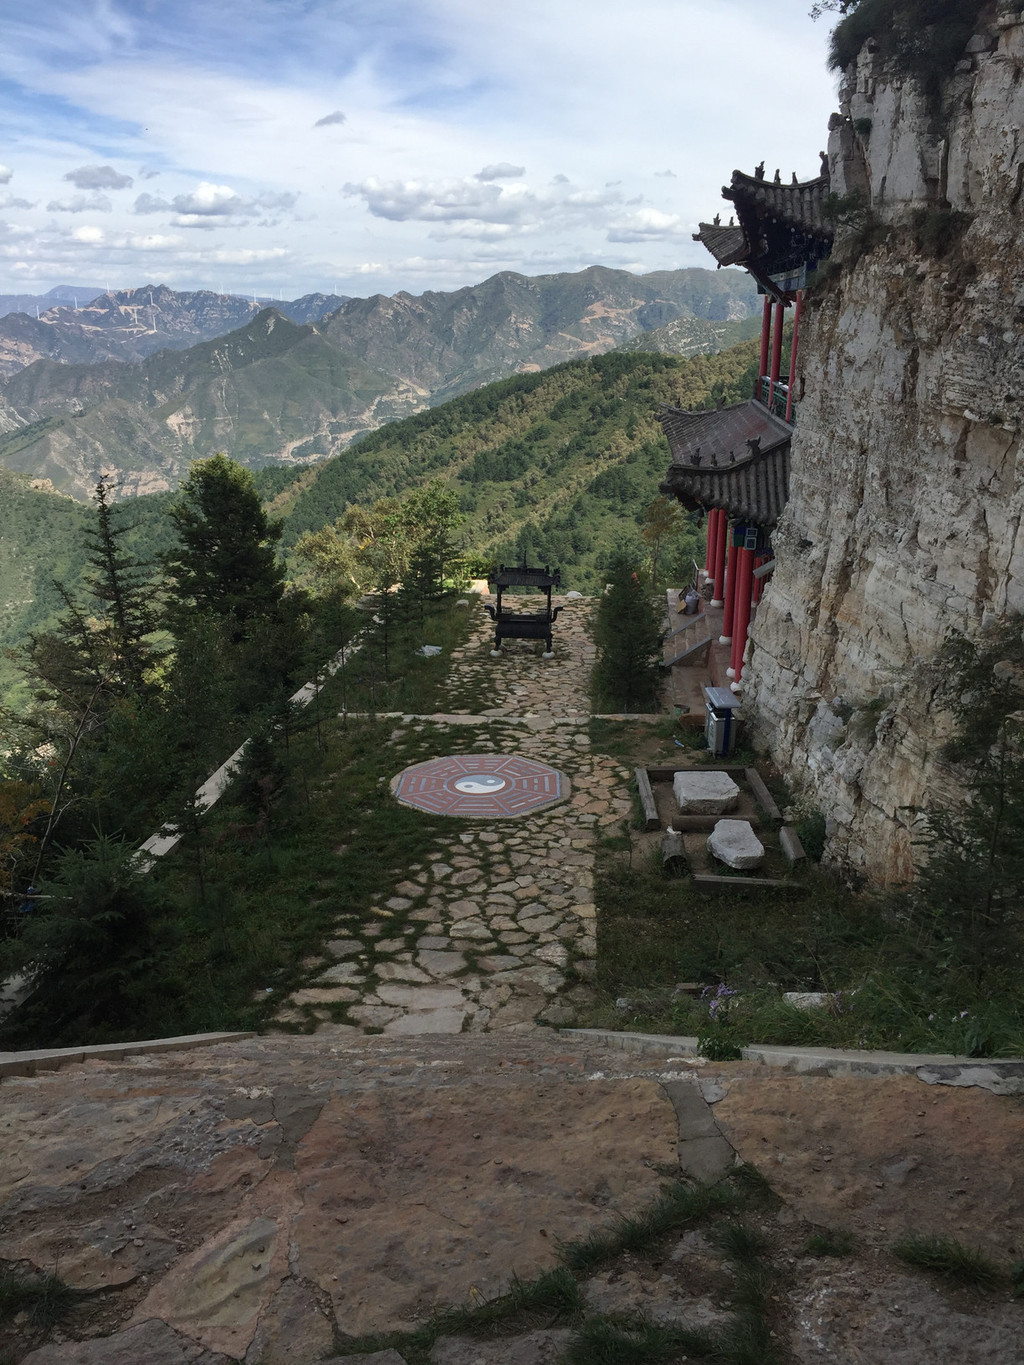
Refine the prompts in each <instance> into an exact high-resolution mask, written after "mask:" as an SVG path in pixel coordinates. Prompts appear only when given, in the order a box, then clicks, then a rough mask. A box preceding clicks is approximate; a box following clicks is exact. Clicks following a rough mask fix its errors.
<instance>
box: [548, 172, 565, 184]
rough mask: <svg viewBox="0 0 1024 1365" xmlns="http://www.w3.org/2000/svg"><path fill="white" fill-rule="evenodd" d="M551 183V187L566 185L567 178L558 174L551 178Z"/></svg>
mask: <svg viewBox="0 0 1024 1365" xmlns="http://www.w3.org/2000/svg"><path fill="white" fill-rule="evenodd" d="M551 183H552V185H568V183H569V177H568V176H567V175H562V173H561V172H559V173H558V175H556V176H553V177H552V179H551Z"/></svg>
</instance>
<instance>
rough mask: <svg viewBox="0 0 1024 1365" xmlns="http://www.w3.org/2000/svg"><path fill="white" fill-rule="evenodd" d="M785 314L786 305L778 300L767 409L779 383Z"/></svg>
mask: <svg viewBox="0 0 1024 1365" xmlns="http://www.w3.org/2000/svg"><path fill="white" fill-rule="evenodd" d="M785 312H786V305H785V304H784V303H783V302H782V301H781V300H780V301H779V302H778V303H777V304H776V305H775V327H774V329H773V336H772V371H771V375H770V377H769V378H770V382H769V384H768V406H769V407H771V404H772V399H773V398H774V397H775V385H776V384H777V383H778V382H779V372H780V371H781V369H782V324H783V320H784V317H785Z"/></svg>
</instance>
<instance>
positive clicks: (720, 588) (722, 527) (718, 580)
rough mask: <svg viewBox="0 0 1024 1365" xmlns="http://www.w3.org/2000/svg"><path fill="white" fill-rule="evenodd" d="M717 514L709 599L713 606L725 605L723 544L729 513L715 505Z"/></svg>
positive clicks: (727, 527)
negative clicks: (712, 578) (713, 579)
mask: <svg viewBox="0 0 1024 1365" xmlns="http://www.w3.org/2000/svg"><path fill="white" fill-rule="evenodd" d="M715 514H716V516H717V522H716V527H717V531H716V534H715V568H714V575H715V595H714V597H713V598H712V599H711V605H712V606H713V607H721V606H724V605H725V545H726V540H727V538H728V535H729V514H728V513H727V512H726V510H725V508H724V507H716V508H715Z"/></svg>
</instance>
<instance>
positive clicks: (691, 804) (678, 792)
mask: <svg viewBox="0 0 1024 1365" xmlns="http://www.w3.org/2000/svg"><path fill="white" fill-rule="evenodd" d="M672 792H673V794H674V796H675V798H676V802H677V804H678V806H679V809H680V811H681V812H682V813H683V814H684V815H724V814H725V813H726V811H730V810H734V809H735V807H736V803H737V802H738V801H739V799H740V789H739V787H737V785H736V783H735V782H734V781H733V780H732V778H731V777H730V776H729V775H728V773H722V772H697V771H692V772H681V773H676V775H675V777H674V778H673V779H672Z"/></svg>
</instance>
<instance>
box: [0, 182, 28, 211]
mask: <svg viewBox="0 0 1024 1365" xmlns="http://www.w3.org/2000/svg"><path fill="white" fill-rule="evenodd" d="M0 183H2V182H0ZM34 208H35V204H33V203H32V201H31V200H30V199H18V198H16V197H15V195H13V194H7V193H4V194H0V209H34Z"/></svg>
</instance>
